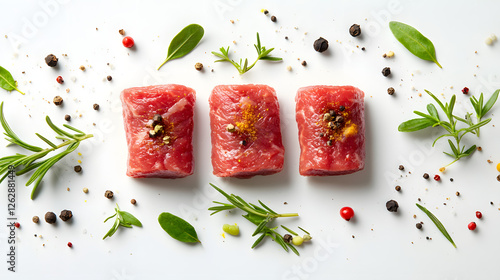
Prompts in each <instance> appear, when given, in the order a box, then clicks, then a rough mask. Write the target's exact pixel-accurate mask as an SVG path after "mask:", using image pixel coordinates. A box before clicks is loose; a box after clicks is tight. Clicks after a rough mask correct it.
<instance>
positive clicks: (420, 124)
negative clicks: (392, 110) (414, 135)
mask: <svg viewBox="0 0 500 280" xmlns="http://www.w3.org/2000/svg"><path fill="white" fill-rule="evenodd" d="M435 123H436V122H435V121H432V120H430V119H428V118H418V119H411V120H408V121H405V122H403V123H401V124H400V125H399V127H398V130H399V131H400V132H413V131H418V130H422V129H424V128H427V127H430V126H433V125H434V124H435Z"/></svg>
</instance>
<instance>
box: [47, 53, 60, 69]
mask: <svg viewBox="0 0 500 280" xmlns="http://www.w3.org/2000/svg"><path fill="white" fill-rule="evenodd" d="M57 61H58V59H57V57H56V56H55V55H53V54H49V55H47V56H46V57H45V63H47V65H48V66H50V67H56V66H57Z"/></svg>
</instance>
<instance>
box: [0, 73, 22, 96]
mask: <svg viewBox="0 0 500 280" xmlns="http://www.w3.org/2000/svg"><path fill="white" fill-rule="evenodd" d="M0 87H1V88H3V89H5V90H7V91H13V90H17V91H18V92H20V93H21V94H23V95H24V92H22V91H20V90H19V89H18V88H17V86H16V81H15V80H14V78H13V77H12V75H11V74H10V72H9V71H7V69H5V68H3V67H2V66H0Z"/></svg>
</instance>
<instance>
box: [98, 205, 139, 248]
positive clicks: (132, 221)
mask: <svg viewBox="0 0 500 280" xmlns="http://www.w3.org/2000/svg"><path fill="white" fill-rule="evenodd" d="M115 216H116V219H115V223H114V224H113V226H112V227H111V229H110V230H109V231H108V232H107V233H106V235H104V237H103V238H102V239H103V240H104V239H105V238H106V237H111V236H113V234H115V232H116V231H117V230H118V227H120V226H122V227H127V228H131V227H132V226H136V227H142V223H141V222H140V221H139V220H138V219H137V218H136V217H134V215H132V214H130V213H129V212H125V211H121V210H120V207H118V203H117V204H116V207H115V214H113V215H111V216H109V217H107V218H106V220H104V222H107V221H108V220H109V219H111V218H113V217H115Z"/></svg>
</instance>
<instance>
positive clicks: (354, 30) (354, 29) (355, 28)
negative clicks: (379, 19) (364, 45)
mask: <svg viewBox="0 0 500 280" xmlns="http://www.w3.org/2000/svg"><path fill="white" fill-rule="evenodd" d="M349 34H351V36H352V37H358V36H359V35H361V27H360V26H359V24H353V25H351V27H350V28H349Z"/></svg>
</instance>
